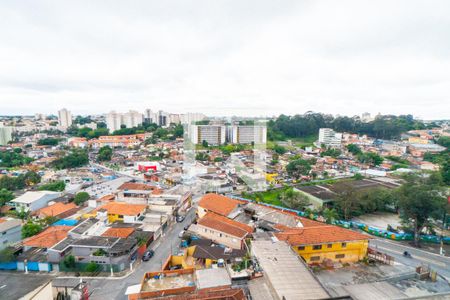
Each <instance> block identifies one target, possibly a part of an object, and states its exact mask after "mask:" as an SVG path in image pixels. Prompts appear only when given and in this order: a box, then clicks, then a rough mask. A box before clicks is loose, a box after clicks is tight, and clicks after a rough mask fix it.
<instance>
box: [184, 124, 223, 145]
mask: <svg viewBox="0 0 450 300" xmlns="http://www.w3.org/2000/svg"><path fill="white" fill-rule="evenodd" d="M189 138H190V140H191V142H192V143H193V144H195V145H197V144H201V143H203V141H206V142H207V143H208V144H209V145H222V144H224V143H225V140H226V127H225V126H224V125H190V126H189Z"/></svg>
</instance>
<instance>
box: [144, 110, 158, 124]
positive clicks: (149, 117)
mask: <svg viewBox="0 0 450 300" xmlns="http://www.w3.org/2000/svg"><path fill="white" fill-rule="evenodd" d="M157 118H158V115H157V114H156V113H154V112H152V110H151V109H146V110H145V112H144V120H145V122H148V123H158V122H157Z"/></svg>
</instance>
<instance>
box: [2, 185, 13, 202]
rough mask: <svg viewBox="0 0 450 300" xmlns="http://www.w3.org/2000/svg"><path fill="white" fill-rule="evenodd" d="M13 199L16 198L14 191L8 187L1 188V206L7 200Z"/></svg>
mask: <svg viewBox="0 0 450 300" xmlns="http://www.w3.org/2000/svg"><path fill="white" fill-rule="evenodd" d="M12 199H14V194H13V192H11V191H8V190H7V189H1V190H0V206H3V205H5V203H6V202H8V201H11V200H12Z"/></svg>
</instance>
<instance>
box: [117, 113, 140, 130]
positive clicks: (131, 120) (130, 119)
mask: <svg viewBox="0 0 450 300" xmlns="http://www.w3.org/2000/svg"><path fill="white" fill-rule="evenodd" d="M142 122H144V116H143V115H142V114H141V113H139V112H137V111H133V110H130V111H129V112H126V113H124V114H123V123H122V124H123V125H125V127H127V128H132V127H137V126H139V125H141V124H142Z"/></svg>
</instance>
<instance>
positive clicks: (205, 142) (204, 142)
mask: <svg viewBox="0 0 450 300" xmlns="http://www.w3.org/2000/svg"><path fill="white" fill-rule="evenodd" d="M208 146H209V144H208V142H207V141H206V140H203V141H202V147H203V148H208Z"/></svg>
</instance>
